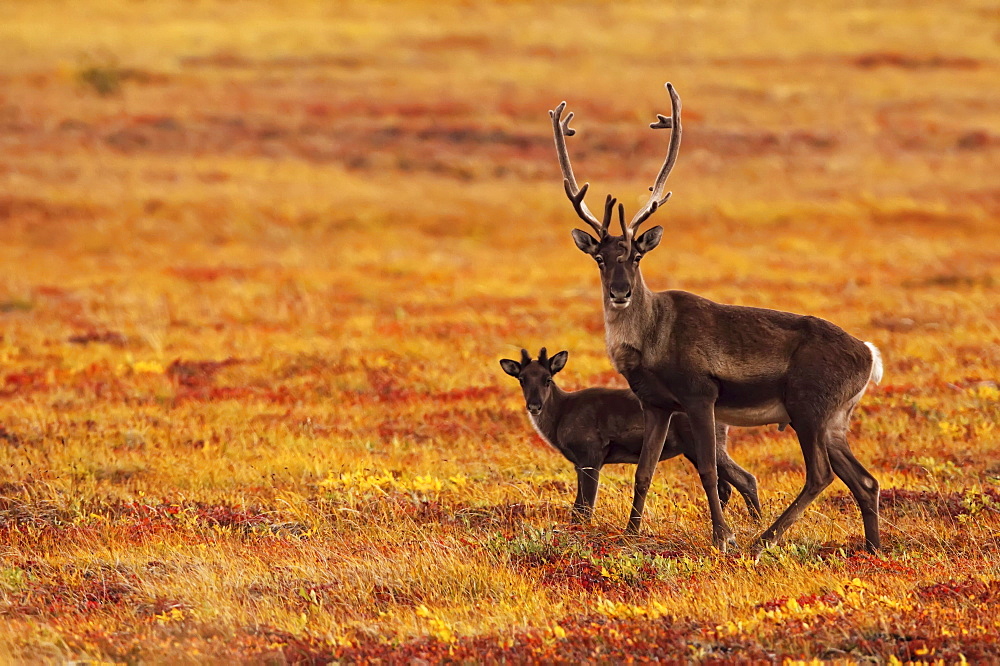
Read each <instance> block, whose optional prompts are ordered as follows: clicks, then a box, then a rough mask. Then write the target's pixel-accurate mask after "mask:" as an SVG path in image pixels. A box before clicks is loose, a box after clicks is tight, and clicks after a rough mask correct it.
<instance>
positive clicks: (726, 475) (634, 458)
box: [500, 349, 760, 520]
mask: <svg viewBox="0 0 1000 666" xmlns="http://www.w3.org/2000/svg"><path fill="white" fill-rule="evenodd" d="M567 356H568V354H567V352H560V353H559V354H556V355H555V356H553V357H552V358H551V359H549V358H548V357H547V355H546V352H545V350H544V349H542V353H541V354H540V355H539V358H538V360H536V361H532V360H531V358H530V356H529V355H528V352H527V351H525V350H522V360H521V362H520V363H519V362H517V361H513V360H510V359H504V360H503V361H501V362H500V363H501V365H502V367H503V369H504V371H505V372H507V374H509V375H511V376H512V377H515V378H517V379H518V380H519V381H520V383H521V387H522V390H523V392H524V397H525V404H526V406H527V409H528V417H529V418H530V419H531V423H532V425H534V426H535V430H537V431H538V434H539V435H541V437H542V438H543V439H544V440H545V441H546V442H548V443H549V444H550V445H551V446H552V447H553V448H554V449H556V450H557V451H559V452H560V453H561V454H562V455H563V456H564V457H565V458H566V459H567V460H569V461H570V462H571V463H573V466H574V468H575V469H576V474H577V492H576V500H575V501H574V503H573V516H574V518H575V519H579V520H588V519H589V518H590V516H591V515H592V513H593V510H594V505H595V503H596V499H597V490H598V485H599V480H600V472H601V469H602V468H603V467H604V465H608V464H615V463H630V464H636V463H638V462H639V457H640V453H641V451H642V446H643V432H644V424H643V412H642V404H641V403H640V401H639V399H638V398H637V397H636V396H635V394H633V393H632V391H629V390H627V389H609V388H589V389H584V390H582V391H563V390H562V389H560V388H559V387H558V386H556V384H555V382H554V381H553V379H552V375H554V374H555V373H557V372H559V370H561V369H562V368H563V367H564V366H565V362H566V358H567ZM726 434H727V427H726V426H725V425H721V424H720V425H718V426H717V427H716V430H715V441H716V448H717V452H716V460H717V462H718V491H719V498H720V501H721V502H722V503H723V504H725V503H726V501H727V500H728V499H729V496H730V494H731V493H732V487H735V488H736V490H737V491H738V492H739V493H740V495H742V496H743V499H744V501H745V502H746V504H747V510H748V511H749V513H750V515H751V516H752V517H753V518H755V519H756V518H759V516H760V501H759V499H758V498H757V480H756V478H754V476H753V474H751V473H750V472H748V471H746V470H745V469H743V468H742V467H740V466H739V465H738V464H736V462H735V461H734V460H732V458H730V457H729V454H728V452H727V450H726ZM678 455H684V456H685V457H686V458H687V459H688V460H690V461H691V462H692V463H693V464H695V465H696V466H697V463H696V458H695V456H696V446H695V439H694V434H693V433H692V431H691V424H690V422H689V421H688V418H687V416H686V415H684V414H676V415H674V417H673V419H672V421H671V423H670V427H669V428H668V430H667V435H666V441H665V442H664V444H663V448H662V450H661V452H660V455H659V460H666V459H668V458H673V457H676V456H678Z"/></svg>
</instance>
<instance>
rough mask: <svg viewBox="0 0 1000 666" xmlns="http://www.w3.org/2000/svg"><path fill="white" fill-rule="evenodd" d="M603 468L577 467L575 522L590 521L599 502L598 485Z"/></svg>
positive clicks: (574, 506)
mask: <svg viewBox="0 0 1000 666" xmlns="http://www.w3.org/2000/svg"><path fill="white" fill-rule="evenodd" d="M600 476H601V470H600V469H599V468H597V467H577V468H576V501H575V502H574V503H573V518H574V522H581V523H587V522H590V518H591V516H593V515H594V505H595V504H596V502H597V487H598V485H599V484H600Z"/></svg>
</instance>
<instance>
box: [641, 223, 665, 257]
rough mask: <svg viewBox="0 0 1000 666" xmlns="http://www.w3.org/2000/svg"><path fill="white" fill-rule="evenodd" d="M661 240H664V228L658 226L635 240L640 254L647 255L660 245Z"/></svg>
mask: <svg viewBox="0 0 1000 666" xmlns="http://www.w3.org/2000/svg"><path fill="white" fill-rule="evenodd" d="M661 238H663V227H661V226H660V225H656V226H655V227H653V228H652V229H647V230H646V232H645V233H644V234H642V235H641V236H639V237H638V238H636V239H635V247H636V249H637V250H639V252H642V253H643V254H646V253H647V252H649V251H650V250H652V249H653V248H655V247H656V246H657V245H659V244H660V239H661Z"/></svg>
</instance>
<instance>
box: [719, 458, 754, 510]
mask: <svg viewBox="0 0 1000 666" xmlns="http://www.w3.org/2000/svg"><path fill="white" fill-rule="evenodd" d="M716 455H717V457H718V465H719V490H720V491H721V490H722V484H723V483H726V482H728V483H731V484H732V485H733V486H734V487H735V488H736V491H737V492H738V493H739V494H740V495H742V496H743V501H744V502H746V504H747V513H749V514H750V517H751V518H752V519H754V520H755V521H757V520H760V498H759V497H757V477H755V476H754V475H753V474H751V473H750V472H748V471H746V470H745V469H743V468H742V467H740V466H739V464H737V462H736V461H735V460H733V459H732V458H730V457H729V453H728V452H727V451H726V450H725V449H719V451H718V452H717V454H716ZM719 500H720V501H721V500H722V493H721V492H720V493H719Z"/></svg>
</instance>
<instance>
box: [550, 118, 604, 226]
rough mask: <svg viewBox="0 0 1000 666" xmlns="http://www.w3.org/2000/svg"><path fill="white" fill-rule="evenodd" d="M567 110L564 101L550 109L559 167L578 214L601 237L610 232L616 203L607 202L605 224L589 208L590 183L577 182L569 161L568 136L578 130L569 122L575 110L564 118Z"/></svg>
mask: <svg viewBox="0 0 1000 666" xmlns="http://www.w3.org/2000/svg"><path fill="white" fill-rule="evenodd" d="M565 110H566V102H562V103H561V104H559V106H557V107H556V108H555V110H554V111H549V117H550V118H552V134H553V135H554V137H555V140H556V154H557V155H558V156H559V168H560V169H562V175H563V187H565V188H566V196H567V197H569V200H570V201H571V202H572V203H573V208H574V209H575V210H576V214H577V215H579V216H580V219H582V220H583V221H584V222H586V223H587V224H589V225H590V226H591V227H592V228H593V229H594V231H596V232H597V238H598V239H601V238H604V236H605V235H607V233H608V225H609V224H610V222H611V215H610V213H609V212H608V211H609V210H610V208H611V207H613V206H614V204H611V205H610V206H609V205H608V204H607V203H605V214H604V224H601V223H600V222H598V221H597V217H596V216H595V215H594V214H593V213H592V212H590V209H589V208H587V204H585V203H584V202H583V197H585V196H586V195H587V189H588V188H589V187H590V183H584V184H583V187H579V186H578V185H577V184H576V176H574V175H573V165H572V164H570V161H569V150H567V148H566V137H568V136H573V135H574V134H576V130H575V129H572V128H571V127H570V126H569V122H570V121H571V120H573V112H572V111H570V112H569V113H568V114H566V117H565V118H563V117H562V113H563V111H565ZM608 200H611V197H610V196H608Z"/></svg>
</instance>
